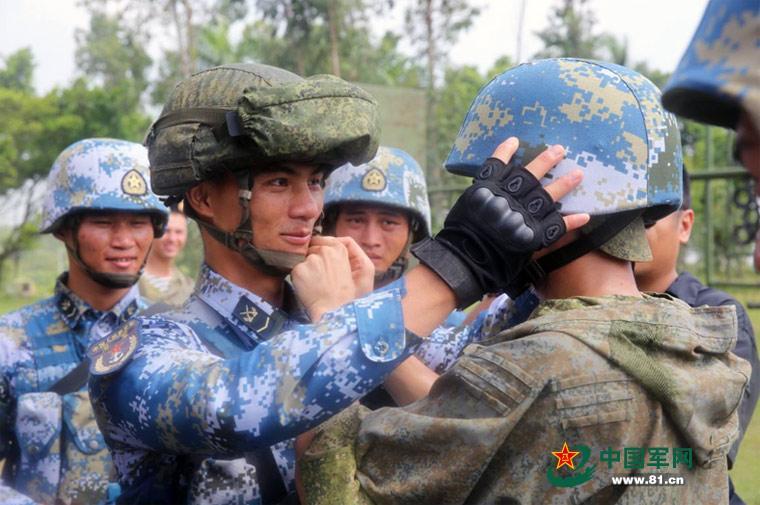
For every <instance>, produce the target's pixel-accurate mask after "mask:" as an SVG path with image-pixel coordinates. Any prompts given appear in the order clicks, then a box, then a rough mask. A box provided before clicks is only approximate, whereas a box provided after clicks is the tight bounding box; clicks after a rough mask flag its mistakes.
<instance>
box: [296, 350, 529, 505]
mask: <svg viewBox="0 0 760 505" xmlns="http://www.w3.org/2000/svg"><path fill="white" fill-rule="evenodd" d="M471 350H472V352H470V351H471ZM468 353H469V354H465V356H464V357H462V358H461V359H460V360H459V361H458V362H457V363H456V365H455V366H454V367H453V368H452V369H451V370H450V371H449V372H448V373H446V374H445V375H443V376H441V378H440V379H439V380H438V381H437V382H436V383H435V385H434V386H433V389H432V390H431V392H430V395H429V396H428V397H427V398H425V399H423V400H420V401H418V402H416V403H413V404H412V405H410V406H408V407H404V408H391V409H381V410H378V411H374V412H367V411H366V410H365V409H363V408H353V409H350V410H347V411H346V412H343V413H341V414H340V415H338V416H336V417H334V418H332V419H330V420H329V421H328V422H327V423H325V424H323V425H322V426H320V427H319V428H318V430H317V433H316V436H315V438H314V440H313V442H312V444H311V445H310V447H309V449H308V450H307V451H306V454H305V455H304V457H303V458H302V459H301V461H300V462H299V466H300V468H301V472H302V473H301V475H302V479H303V483H304V487H305V489H306V495H307V499H306V503H308V504H309V505H328V504H332V503H345V504H356V505H359V504H361V505H363V504H365V503H374V504H377V505H380V504H383V505H385V504H388V505H390V504H394V505H407V504H408V505H412V504H419V503H436V504H449V503H451V504H454V503H464V502H466V500H467V497H468V496H470V494H471V493H472V490H473V488H474V487H475V486H476V485H477V483H478V481H479V480H480V478H481V476H482V475H483V473H484V472H485V471H486V470H487V468H488V467H489V465H490V464H491V461H492V459H493V458H494V456H495V455H496V454H497V453H498V451H499V449H500V448H501V447H502V445H503V444H504V441H505V439H506V438H507V437H508V436H509V434H510V433H511V432H512V430H513V429H514V427H515V426H516V425H517V423H518V422H519V421H520V419H521V418H522V417H523V415H524V414H525V412H526V411H527V410H528V409H529V408H530V406H531V405H532V404H533V402H534V401H535V399H536V397H537V396H538V394H539V393H540V391H541V389H542V387H543V383H542V382H541V381H540V380H539V379H538V378H537V377H536V376H533V375H531V374H530V373H529V372H528V371H526V370H525V369H524V368H520V366H519V365H518V364H517V362H512V361H507V360H505V359H504V358H503V356H497V355H494V354H492V353H491V352H490V351H488V350H487V348H479V347H478V346H475V348H470V349H468Z"/></svg>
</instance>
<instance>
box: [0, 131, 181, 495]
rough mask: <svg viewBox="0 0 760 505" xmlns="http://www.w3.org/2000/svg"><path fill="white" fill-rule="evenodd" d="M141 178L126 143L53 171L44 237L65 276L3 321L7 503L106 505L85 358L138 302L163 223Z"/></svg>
mask: <svg viewBox="0 0 760 505" xmlns="http://www.w3.org/2000/svg"><path fill="white" fill-rule="evenodd" d="M147 181H148V157H147V152H146V150H145V148H144V147H143V146H141V145H139V144H135V143H133V142H127V141H123V140H116V139H85V140H81V141H79V142H76V143H74V144H72V145H70V146H69V147H67V148H66V149H64V150H63V151H62V152H61V154H60V155H59V156H58V158H57V159H56V160H55V163H54V164H53V167H52V169H51V171H50V174H49V176H48V179H47V193H46V195H45V199H44V201H43V209H42V223H41V231H42V232H43V233H52V234H53V235H55V237H56V238H58V239H59V240H61V241H62V242H63V243H64V245H65V247H66V251H67V253H68V263H69V268H68V271H67V272H64V273H63V274H61V276H60V277H59V278H58V281H57V282H56V286H55V294H54V295H53V296H52V297H50V298H47V299H45V300H42V301H39V302H37V303H34V304H32V305H29V306H26V307H23V308H21V309H19V310H17V311H14V312H12V313H10V314H7V315H5V316H3V317H2V318H0V458H2V459H3V460H4V469H3V484H2V486H0V502H2V503H4V504H9V505H10V504H16V505H20V504H24V505H25V504H29V503H53V502H56V503H102V502H104V501H105V500H106V494H107V489H109V475H110V471H111V469H112V464H111V458H110V455H109V454H108V451H107V449H106V447H105V442H104V440H103V436H102V435H101V434H100V432H99V431H98V429H97V426H96V424H95V417H94V414H93V412H92V408H91V406H90V402H89V399H88V396H87V391H86V389H85V388H84V386H85V385H86V377H87V368H86V362H85V351H86V349H87V347H88V346H89V345H90V344H91V343H93V342H97V341H99V340H101V339H103V338H105V337H106V336H107V335H108V334H109V333H110V332H112V331H113V330H115V329H116V328H117V327H118V326H119V325H121V324H122V323H124V322H125V321H127V320H129V319H130V318H132V317H133V316H134V315H135V313H136V312H137V311H138V310H140V309H143V308H145V306H146V303H145V302H144V301H143V300H142V299H141V297H140V294H139V291H138V288H137V286H136V285H134V284H135V282H137V280H138V278H139V276H140V272H141V271H142V268H143V266H144V264H145V259H146V258H147V255H148V251H149V249H150V245H151V243H152V241H153V239H154V237H158V236H160V235H161V234H162V233H163V229H164V225H165V223H166V219H167V212H166V209H165V208H164V206H163V205H162V204H161V202H160V201H159V200H158V198H157V197H156V196H155V195H154V194H153V193H151V191H150V188H149V186H148V182H147ZM114 485H115V484H114ZM111 489H114V488H113V487H111Z"/></svg>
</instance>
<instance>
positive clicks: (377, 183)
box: [362, 168, 388, 191]
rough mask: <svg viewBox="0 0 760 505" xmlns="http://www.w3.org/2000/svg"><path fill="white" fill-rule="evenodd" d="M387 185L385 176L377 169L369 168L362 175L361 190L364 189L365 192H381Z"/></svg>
mask: <svg viewBox="0 0 760 505" xmlns="http://www.w3.org/2000/svg"><path fill="white" fill-rule="evenodd" d="M387 184H388V181H387V180H386V178H385V174H384V173H383V171H382V170H380V169H377V168H370V169H369V170H367V173H366V174H364V177H362V189H366V190H367V191H382V190H384V189H385V186H387Z"/></svg>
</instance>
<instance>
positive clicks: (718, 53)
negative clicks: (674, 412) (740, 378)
mask: <svg viewBox="0 0 760 505" xmlns="http://www.w3.org/2000/svg"><path fill="white" fill-rule="evenodd" d="M662 103H663V105H664V106H665V108H667V109H669V110H671V111H672V112H674V113H676V114H678V115H679V116H683V117H685V118H688V119H692V120H695V121H700V122H702V123H707V124H712V125H717V126H722V127H724V128H731V129H734V130H736V140H735V148H734V157H735V158H736V161H737V162H739V163H740V164H742V165H744V168H746V169H747V171H748V172H749V174H750V176H751V177H752V178H753V179H754V181H755V194H756V195H757V197H758V198H759V199H760V0H711V1H710V3H709V4H708V5H707V7H706V9H705V13H704V15H703V17H702V21H701V22H700V24H699V26H698V27H697V30H696V32H695V33H694V37H693V38H692V40H691V43H690V44H689V47H687V48H686V52H685V53H684V55H683V57H682V58H681V61H680V63H679V64H678V68H676V71H675V72H674V73H673V76H672V77H671V78H670V81H668V83H667V85H666V86H665V88H664V90H663V94H662ZM758 208H760V206H759V207H758ZM754 259H755V261H754V263H755V269H756V270H758V271H760V232H759V233H758V236H757V239H756V241H755V255H754ZM753 352H754V356H752V353H753ZM736 353H737V354H739V355H740V356H743V357H744V358H746V359H749V360H750V362H751V363H752V377H753V380H752V381H751V382H750V384H749V387H748V389H747V391H746V393H745V394H746V400H745V402H744V403H743V404H742V407H741V415H740V418H741V428H742V434H743V432H744V429H746V427H747V425H748V424H749V421H750V418H751V416H752V412H753V410H754V406H755V405H756V403H757V398H758V395H759V394H760V392H759V391H758V379H757V377H758V375H760V370H758V368H759V367H758V361H757V350H756V349H753V348H751V347H749V346H747V345H744V346H740V345H739V344H737V349H736ZM738 442H739V441H737V443H736V444H735V445H734V446H733V448H732V450H731V453H730V454H729V464H733V461H734V459H735V457H736V453H737V451H738V449H739V443H738ZM731 491H732V493H731V504H741V503H742V501H741V499H740V498H739V497H738V496H737V495H736V494H735V493H734V492H733V485H732V486H731Z"/></svg>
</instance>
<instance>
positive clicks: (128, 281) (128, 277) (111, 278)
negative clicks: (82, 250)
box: [66, 225, 152, 289]
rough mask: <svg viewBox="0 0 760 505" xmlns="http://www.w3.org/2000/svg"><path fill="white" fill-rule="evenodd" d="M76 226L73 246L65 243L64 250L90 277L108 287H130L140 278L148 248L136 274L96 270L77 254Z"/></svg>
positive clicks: (146, 260) (146, 259)
mask: <svg viewBox="0 0 760 505" xmlns="http://www.w3.org/2000/svg"><path fill="white" fill-rule="evenodd" d="M78 228H79V227H78V225H76V226H75V227H74V233H73V240H74V247H73V248H72V247H70V246H69V244H66V250H67V251H69V254H71V257H72V258H74V261H76V262H77V265H79V266H80V267H81V268H82V270H84V272H85V273H86V274H87V276H88V277H89V278H90V279H92V280H94V281H95V282H97V283H98V284H100V285H101V286H103V287H106V288H109V289H124V288H130V287H132V286H134V285H135V284H136V283H137V281H139V280H140V276H141V275H142V273H143V270H144V269H145V263H147V262H148V254H150V248H149V249H148V254H146V255H145V259H144V260H143V262H142V265H140V270H139V271H138V272H137V273H136V274H113V273H109V272H98V271H97V270H95V269H93V268H91V267H90V266H89V265H88V264H87V263H85V262H84V260H83V259H82V257H81V256H80V255H79V240H78V239H77V231H78ZM151 247H152V246H151Z"/></svg>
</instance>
